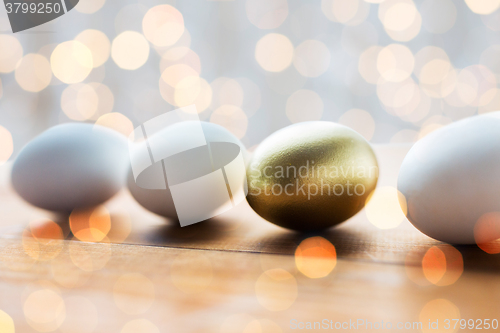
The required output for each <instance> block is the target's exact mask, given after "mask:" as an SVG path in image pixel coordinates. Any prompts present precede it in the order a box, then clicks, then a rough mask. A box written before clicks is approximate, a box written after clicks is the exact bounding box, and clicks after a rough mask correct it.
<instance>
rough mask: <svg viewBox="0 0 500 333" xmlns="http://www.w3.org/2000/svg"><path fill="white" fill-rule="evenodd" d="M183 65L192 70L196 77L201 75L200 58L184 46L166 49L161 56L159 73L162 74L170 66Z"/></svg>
mask: <svg viewBox="0 0 500 333" xmlns="http://www.w3.org/2000/svg"><path fill="white" fill-rule="evenodd" d="M176 64H183V65H186V66H188V67H190V68H191V69H194V71H195V72H197V73H198V75H199V74H200V73H201V60H200V56H199V55H198V54H197V53H196V52H194V51H193V50H191V49H190V48H189V47H185V46H175V47H171V48H169V49H167V51H166V52H164V53H163V54H162V56H161V60H160V71H161V73H163V72H164V71H165V69H167V68H169V67H170V66H172V65H176Z"/></svg>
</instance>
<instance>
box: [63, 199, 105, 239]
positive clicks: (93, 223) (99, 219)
mask: <svg viewBox="0 0 500 333" xmlns="http://www.w3.org/2000/svg"><path fill="white" fill-rule="evenodd" d="M69 227H70V229H71V232H72V233H73V236H75V237H76V238H77V239H79V240H81V241H84V242H99V241H102V240H103V239H104V238H105V237H106V235H107V234H108V232H109V230H110V229H111V217H110V216H109V212H108V210H107V209H106V208H105V207H104V206H98V207H95V208H94V207H92V208H79V209H74V210H73V211H72V212H71V215H70V216H69Z"/></svg>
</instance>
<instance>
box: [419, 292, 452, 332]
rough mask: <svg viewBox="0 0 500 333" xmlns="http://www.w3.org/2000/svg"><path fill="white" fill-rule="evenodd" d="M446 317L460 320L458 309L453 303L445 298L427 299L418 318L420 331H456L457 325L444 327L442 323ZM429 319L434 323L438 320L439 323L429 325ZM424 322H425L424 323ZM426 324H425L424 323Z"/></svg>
mask: <svg viewBox="0 0 500 333" xmlns="http://www.w3.org/2000/svg"><path fill="white" fill-rule="evenodd" d="M446 319H450V320H453V319H458V320H460V319H461V317H460V310H459V309H458V308H457V306H456V305H455V304H453V303H452V302H450V301H449V300H447V299H443V298H440V299H435V300H432V301H429V302H428V303H427V304H425V305H424V307H423V308H422V310H421V311H420V315H419V320H420V322H422V332H423V333H430V332H439V333H441V332H457V331H458V330H459V328H460V326H459V325H457V326H456V327H453V326H451V325H450V326H451V327H450V328H448V329H446V328H445V327H446V325H444V321H445V320H446ZM429 321H430V322H432V323H435V322H436V321H438V323H439V324H441V325H439V324H438V325H437V327H436V325H434V326H431V327H430V326H429ZM424 323H425V324H424ZM426 324H427V325H426Z"/></svg>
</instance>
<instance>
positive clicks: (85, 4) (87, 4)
mask: <svg viewBox="0 0 500 333" xmlns="http://www.w3.org/2000/svg"><path fill="white" fill-rule="evenodd" d="M105 2H106V0H87V1H80V2H78V4H77V5H76V6H75V9H76V10H77V11H79V12H80V13H83V14H94V13H95V12H97V11H98V10H99V9H101V8H102V6H104V3H105Z"/></svg>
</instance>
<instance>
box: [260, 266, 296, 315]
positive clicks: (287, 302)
mask: <svg viewBox="0 0 500 333" xmlns="http://www.w3.org/2000/svg"><path fill="white" fill-rule="evenodd" d="M255 294H256V296H257V300H258V301H259V303H260V305H262V306H263V307H264V308H265V309H267V310H269V311H284V310H286V309H288V308H289V307H290V306H292V304H293V303H294V302H295V299H296V298H297V294H298V291H297V281H296V280H295V278H294V277H293V275H292V274H290V273H289V272H287V271H286V270H284V269H281V268H276V269H270V270H267V271H265V272H264V273H262V275H261V276H260V277H259V278H258V279H257V282H255Z"/></svg>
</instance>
